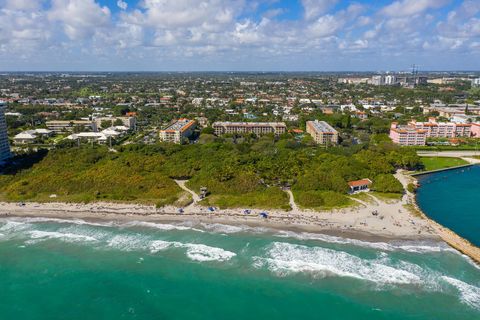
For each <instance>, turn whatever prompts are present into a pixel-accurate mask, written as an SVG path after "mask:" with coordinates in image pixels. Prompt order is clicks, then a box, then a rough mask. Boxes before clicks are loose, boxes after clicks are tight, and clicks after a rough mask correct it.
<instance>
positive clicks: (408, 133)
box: [390, 122, 427, 146]
mask: <svg viewBox="0 0 480 320" xmlns="http://www.w3.org/2000/svg"><path fill="white" fill-rule="evenodd" d="M390 139H392V141H393V142H394V143H396V144H399V145H401V146H424V145H425V142H426V140H427V132H426V131H425V130H422V129H416V128H415V127H413V126H400V125H398V123H397V122H392V125H391V126H390Z"/></svg>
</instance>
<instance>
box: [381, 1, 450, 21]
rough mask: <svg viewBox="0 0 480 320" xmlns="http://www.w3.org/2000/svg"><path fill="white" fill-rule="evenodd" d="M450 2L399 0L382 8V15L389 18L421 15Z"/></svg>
mask: <svg viewBox="0 0 480 320" xmlns="http://www.w3.org/2000/svg"><path fill="white" fill-rule="evenodd" d="M450 1H451V0H400V1H395V2H393V3H392V4H390V5H388V6H386V7H385V8H383V10H382V13H384V14H386V15H387V16H391V17H403V16H410V15H415V14H419V13H422V12H424V11H426V10H429V9H438V8H441V7H443V6H445V5H446V4H448V3H449V2H450Z"/></svg>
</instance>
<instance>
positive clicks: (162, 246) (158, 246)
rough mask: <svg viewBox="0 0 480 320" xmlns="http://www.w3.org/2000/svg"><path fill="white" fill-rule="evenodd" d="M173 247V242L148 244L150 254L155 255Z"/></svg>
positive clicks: (160, 241) (159, 241) (157, 241)
mask: <svg viewBox="0 0 480 320" xmlns="http://www.w3.org/2000/svg"><path fill="white" fill-rule="evenodd" d="M173 245H174V242H171V241H163V240H155V241H152V242H150V252H151V253H157V252H159V251H163V250H166V249H168V248H170V247H171V246H173Z"/></svg>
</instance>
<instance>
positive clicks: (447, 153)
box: [417, 150, 480, 158]
mask: <svg viewBox="0 0 480 320" xmlns="http://www.w3.org/2000/svg"><path fill="white" fill-rule="evenodd" d="M417 154H418V155H419V156H421V157H455V158H462V157H472V156H480V151H475V150H466V151H461V150H459V151H455V150H448V151H417Z"/></svg>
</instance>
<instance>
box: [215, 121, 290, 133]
mask: <svg viewBox="0 0 480 320" xmlns="http://www.w3.org/2000/svg"><path fill="white" fill-rule="evenodd" d="M213 129H214V130H215V134H216V135H217V136H219V135H222V134H229V133H230V134H236V133H239V134H245V133H254V134H256V135H258V136H260V135H264V134H268V133H273V134H276V135H278V134H283V133H285V132H287V126H286V124H285V123H284V122H214V123H213Z"/></svg>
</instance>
